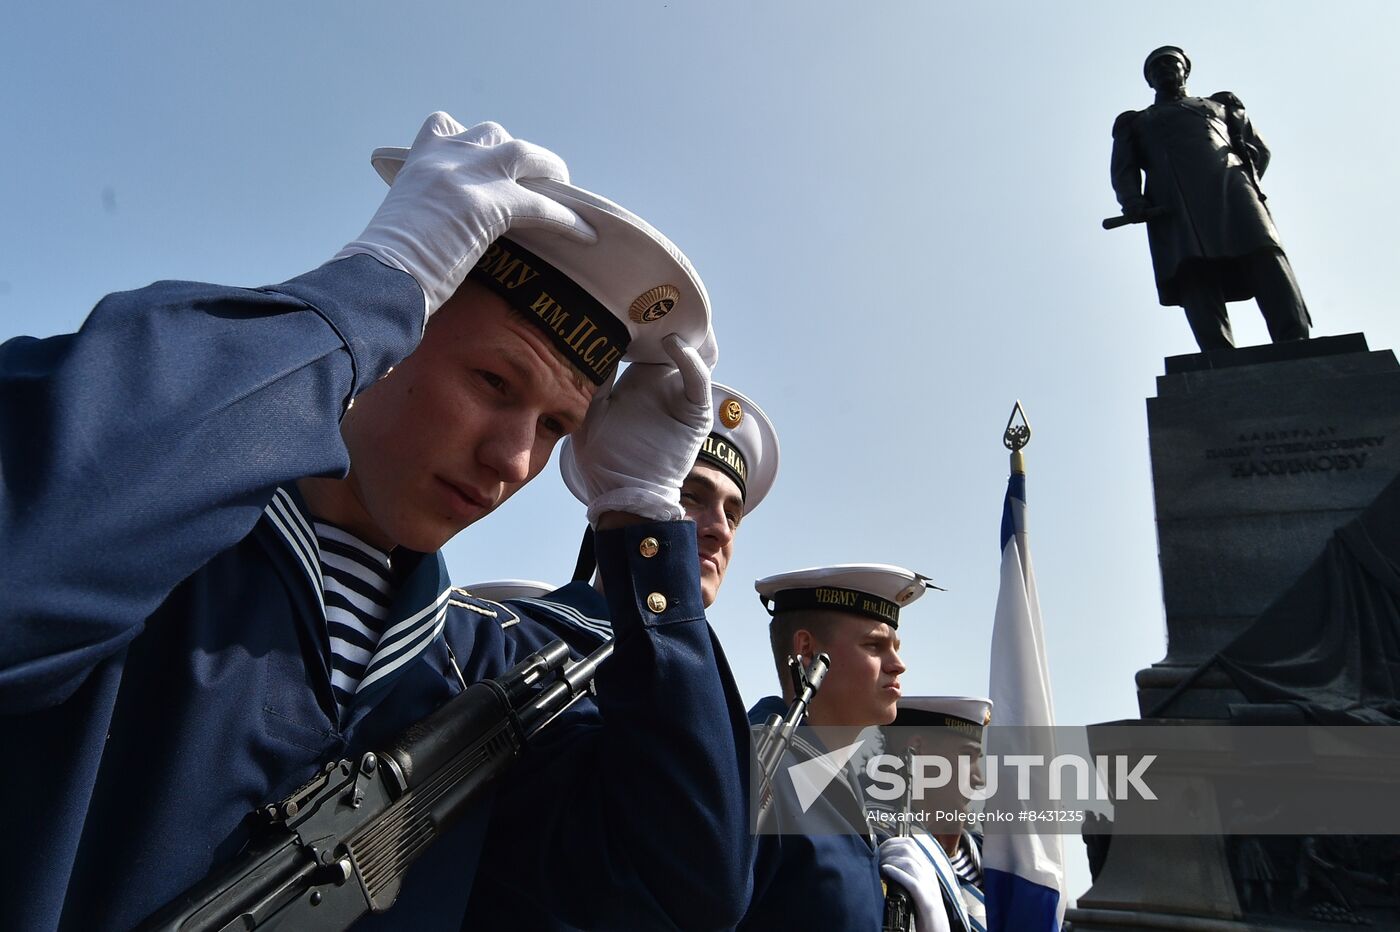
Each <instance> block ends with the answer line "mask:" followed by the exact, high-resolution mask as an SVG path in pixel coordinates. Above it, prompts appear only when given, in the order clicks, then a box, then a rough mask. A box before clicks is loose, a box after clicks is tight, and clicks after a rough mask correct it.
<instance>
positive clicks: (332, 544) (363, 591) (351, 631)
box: [313, 521, 393, 714]
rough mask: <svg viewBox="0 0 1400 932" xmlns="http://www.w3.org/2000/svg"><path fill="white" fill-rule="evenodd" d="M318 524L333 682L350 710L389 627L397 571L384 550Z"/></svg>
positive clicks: (340, 701)
mask: <svg viewBox="0 0 1400 932" xmlns="http://www.w3.org/2000/svg"><path fill="white" fill-rule="evenodd" d="M313 526H314V528H315V530H316V543H317V544H318V545H319V546H320V550H321V576H322V578H323V580H324V585H325V601H326V628H327V630H328V632H329V634H330V646H331V688H332V690H333V691H334V692H335V701H336V703H337V704H338V705H339V706H340V711H341V713H342V714H344V712H345V709H346V707H347V706H349V705H350V702H351V700H352V699H354V697H355V690H356V688H357V687H358V686H359V685H360V680H361V679H363V678H364V675H365V668H366V666H367V665H368V664H369V661H370V658H371V657H373V656H374V649H375V647H376V646H377V645H378V644H379V637H380V635H382V634H383V633H384V625H385V619H387V618H388V617H389V605H390V603H391V601H392V599H393V571H392V568H391V567H390V563H389V555H388V554H387V553H385V552H384V551H382V550H378V549H376V548H374V547H371V546H370V545H369V544H366V543H365V542H364V541H362V540H360V539H359V538H358V537H355V536H354V535H353V534H350V533H348V532H346V531H343V530H341V529H340V528H338V527H335V526H334V525H330V524H325V523H323V522H320V521H315V522H313Z"/></svg>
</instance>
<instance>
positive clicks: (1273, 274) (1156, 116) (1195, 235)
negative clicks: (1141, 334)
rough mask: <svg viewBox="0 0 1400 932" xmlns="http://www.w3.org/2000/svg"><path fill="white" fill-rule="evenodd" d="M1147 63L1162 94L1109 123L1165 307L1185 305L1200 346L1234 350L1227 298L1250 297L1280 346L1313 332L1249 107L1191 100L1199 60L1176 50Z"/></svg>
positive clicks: (1117, 172)
mask: <svg viewBox="0 0 1400 932" xmlns="http://www.w3.org/2000/svg"><path fill="white" fill-rule="evenodd" d="M1142 70H1143V76H1144V77H1145V78H1147V83H1148V84H1150V85H1151V86H1152V87H1153V89H1154V90H1156V92H1157V99H1156V101H1154V102H1153V104H1152V106H1150V107H1148V108H1147V109H1146V110H1129V111H1128V112H1127V113H1124V114H1122V115H1121V116H1119V117H1118V119H1117V121H1116V122H1115V123H1114V124H1113V159H1112V167H1111V171H1112V178H1113V190H1114V193H1116V194H1117V196H1118V203H1119V204H1121V205H1123V214H1124V218H1125V219H1126V220H1127V221H1128V222H1138V221H1141V220H1146V221H1147V241H1148V244H1149V246H1150V247H1151V250H1152V267H1153V269H1154V271H1155V273H1156V278H1157V296H1158V300H1159V302H1160V303H1161V304H1163V305H1166V306H1171V305H1180V306H1181V307H1182V308H1183V309H1185V311H1186V319H1187V321H1188V322H1189V323H1190V324H1191V332H1192V333H1193V334H1195V336H1196V342H1197V343H1198V344H1199V345H1200V347H1201V349H1202V350H1214V349H1224V348H1228V347H1233V346H1234V345H1235V341H1234V337H1233V335H1232V334H1231V332H1230V317H1229V314H1228V313H1227V312H1226V310H1225V302H1227V301H1243V300H1246V299H1248V298H1254V299H1256V300H1257V301H1258V303H1259V310H1260V311H1261V312H1262V313H1263V315H1264V320H1265V321H1266V322H1267V323H1268V326H1269V336H1270V337H1272V338H1273V340H1274V342H1275V343H1277V342H1281V341H1283V340H1304V339H1307V336H1308V327H1309V326H1310V325H1311V323H1312V320H1311V318H1310V317H1309V316H1308V309H1307V305H1306V304H1304V303H1303V295H1302V293H1301V292H1300V291H1299V290H1298V283H1297V281H1296V280H1295V279H1294V277H1293V269H1292V268H1291V267H1290V266H1289V264H1288V257H1287V256H1285V255H1284V253H1283V247H1282V246H1280V245H1279V240H1278V231H1276V230H1275V229H1274V221H1273V218H1272V217H1271V216H1269V209H1268V208H1267V207H1265V206H1264V194H1263V192H1262V191H1260V190H1259V178H1260V176H1262V175H1263V174H1264V169H1265V168H1267V167H1268V164H1269V150H1268V147H1266V146H1265V145H1264V141H1263V140H1262V139H1260V138H1259V136H1258V134H1256V133H1255V132H1254V127H1253V126H1251V125H1250V122H1249V117H1248V116H1246V115H1245V111H1244V104H1242V103H1241V102H1240V99H1239V98H1238V97H1236V96H1235V95H1234V94H1232V93H1230V92H1229V91H1221V92H1220V93H1218V94H1212V95H1211V96H1210V97H1189V96H1187V94H1186V78H1187V76H1188V75H1189V74H1190V73H1191V60H1190V59H1189V58H1187V57H1186V53H1185V52H1183V51H1182V50H1181V49H1179V48H1177V47H1176V46H1172V45H1168V46H1163V47H1162V48H1159V49H1156V50H1155V51H1153V52H1152V54H1150V55H1148V56H1147V61H1146V62H1144V63H1143V69H1142ZM1144 173H1146V175H1147V187H1146V191H1145V192H1144V189H1143V185H1142V175H1143V174H1144Z"/></svg>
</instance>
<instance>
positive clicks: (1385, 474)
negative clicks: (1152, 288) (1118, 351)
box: [1139, 334, 1400, 714]
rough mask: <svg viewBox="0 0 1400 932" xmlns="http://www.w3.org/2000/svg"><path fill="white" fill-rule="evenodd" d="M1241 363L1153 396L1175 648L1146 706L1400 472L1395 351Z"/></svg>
mask: <svg viewBox="0 0 1400 932" xmlns="http://www.w3.org/2000/svg"><path fill="white" fill-rule="evenodd" d="M1246 352H1247V353H1248V355H1247V356H1246V355H1245V354H1246ZM1271 352H1272V353H1275V354H1277V355H1278V356H1280V357H1282V358H1277V359H1270V358H1269V354H1270V353H1271ZM1306 354H1311V355H1306ZM1238 355H1239V356H1240V357H1242V358H1239V359H1235V358H1232V357H1231V358H1227V359H1228V362H1231V363H1233V362H1238V363H1239V364H1227V365H1225V366H1224V367H1217V368H1197V369H1186V370H1185V371H1176V372H1172V371H1171V367H1170V366H1169V370H1168V371H1169V373H1170V374H1168V375H1164V376H1161V377H1159V378H1158V395H1157V397H1156V398H1152V399H1149V400H1148V428H1149V432H1150V443H1151V451H1152V479H1153V494H1154V498H1155V504H1156V513H1157V538H1158V551H1159V560H1160V563H1161V568H1162V595H1163V604H1164V606H1165V610H1166V618H1167V640H1168V651H1167V656H1166V658H1165V659H1164V660H1163V661H1161V662H1160V663H1159V664H1156V665H1154V667H1153V668H1152V669H1150V670H1144V671H1142V673H1140V674H1139V686H1140V687H1141V688H1142V692H1143V694H1144V695H1143V697H1142V704H1143V708H1144V711H1146V710H1148V709H1149V708H1151V706H1152V703H1151V702H1149V701H1147V696H1146V694H1147V693H1149V692H1151V693H1153V694H1154V695H1156V696H1161V695H1164V694H1165V693H1166V691H1168V690H1169V689H1170V687H1171V685H1172V683H1173V682H1174V678H1176V679H1179V677H1180V676H1181V675H1182V674H1183V673H1184V672H1185V671H1187V670H1189V669H1191V668H1193V667H1194V666H1195V665H1197V664H1199V663H1200V662H1202V661H1204V660H1205V659H1207V658H1208V657H1210V656H1211V655H1212V654H1214V653H1215V651H1217V650H1219V649H1220V648H1222V647H1223V646H1225V644H1227V643H1228V642H1229V641H1230V640H1231V639H1232V638H1233V637H1234V636H1235V635H1237V634H1238V633H1239V632H1240V631H1241V630H1243V629H1244V628H1245V627H1246V626H1247V625H1248V624H1249V623H1250V622H1251V621H1253V619H1254V618H1255V617H1256V616H1257V615H1259V613H1260V612H1262V611H1263V610H1264V609H1265V608H1267V607H1268V605H1269V604H1270V603H1271V602H1272V601H1273V600H1274V599H1275V598H1276V597H1277V596H1278V595H1280V594H1281V593H1282V592H1283V591H1284V590H1286V589H1287V588H1288V587H1289V585H1290V584H1292V582H1293V581H1294V580H1295V579H1296V578H1297V577H1298V575H1299V574H1300V573H1302V571H1303V570H1304V569H1306V568H1307V566H1308V565H1309V564H1310V563H1311V562H1312V561H1313V560H1314V559H1315V558H1316V557H1317V556H1318V554H1319V553H1320V552H1321V551H1322V548H1323V546H1324V545H1325V544H1326V542H1327V540H1328V538H1329V537H1330V536H1331V534H1332V532H1333V531H1334V530H1335V529H1336V528H1338V527H1340V526H1341V525H1342V524H1344V523H1346V522H1347V521H1349V520H1350V519H1351V518H1353V517H1354V516H1355V515H1357V514H1358V513H1360V511H1361V510H1362V509H1364V508H1365V507H1366V506H1367V505H1369V504H1370V503H1371V501H1372V500H1373V499H1374V498H1375V496H1376V495H1377V494H1378V493H1379V492H1380V491H1381V489H1383V488H1384V487H1385V486H1386V484H1387V483H1389V482H1390V480H1391V479H1392V478H1394V477H1395V476H1396V475H1397V474H1398V473H1400V366H1397V364H1396V361H1395V356H1394V354H1393V353H1391V352H1390V351H1388V350H1386V351H1374V352H1373V351H1370V350H1369V349H1367V347H1366V343H1365V339H1364V337H1362V336H1361V335H1359V334H1355V335H1351V336H1346V337H1330V338H1321V339H1317V340H1312V341H1308V343H1307V344H1304V345H1302V346H1299V345H1297V344H1293V345H1279V346H1274V347H1256V348H1252V349H1251V350H1249V351H1239V353H1238ZM1185 358H1186V359H1188V360H1189V359H1195V358H1200V357H1185ZM1169 362H1170V361H1169ZM1178 368H1179V367H1178ZM1215 679H1216V680H1217V681H1218V675H1217V676H1216V677H1215ZM1211 682H1212V681H1211V680H1210V679H1209V678H1207V680H1204V681H1203V682H1202V683H1201V684H1199V685H1201V686H1202V687H1207V686H1210V685H1211ZM1216 685H1219V683H1218V682H1217V683H1216ZM1176 714H1184V713H1183V710H1182V709H1181V708H1180V707H1178V708H1177V710H1176ZM1185 714H1196V713H1194V712H1192V713H1185Z"/></svg>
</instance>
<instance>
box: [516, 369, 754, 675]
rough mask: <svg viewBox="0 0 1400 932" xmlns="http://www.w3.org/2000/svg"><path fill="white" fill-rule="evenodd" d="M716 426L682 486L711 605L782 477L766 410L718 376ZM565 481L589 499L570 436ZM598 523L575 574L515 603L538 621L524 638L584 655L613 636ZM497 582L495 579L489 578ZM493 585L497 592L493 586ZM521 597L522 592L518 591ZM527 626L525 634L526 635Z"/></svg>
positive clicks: (563, 459) (564, 454)
mask: <svg viewBox="0 0 1400 932" xmlns="http://www.w3.org/2000/svg"><path fill="white" fill-rule="evenodd" d="M710 398H711V408H712V410H713V411H714V424H713V426H712V428H711V431H710V434H709V435H708V436H707V437H706V438H705V441H704V443H703V444H702V445H701V447H700V451H699V453H697V454H696V457H695V463H694V465H693V466H692V467H691V469H690V472H689V473H687V474H686V477H685V481H684V482H683V483H682V484H681V506H682V507H683V508H684V509H685V513H686V517H687V518H689V519H690V520H692V521H694V522H695V530H696V536H697V538H698V539H699V551H700V597H701V600H702V601H703V602H704V603H705V607H706V608H709V607H710V606H711V605H713V604H714V601H715V599H716V598H717V597H718V596H719V590H720V586H721V585H723V583H724V576H725V573H726V572H727V571H728V569H729V561H730V559H731V558H732V557H733V553H734V541H735V538H736V536H737V535H738V531H739V525H740V522H742V521H744V520H746V519H747V518H748V516H749V515H750V514H752V513H753V511H754V509H756V508H757V507H758V506H759V503H761V502H762V501H763V500H764V498H766V497H767V496H768V492H769V491H770V490H771V489H772V487H773V482H774V480H775V479H776V478H777V475H778V462H779V458H780V450H779V446H778V434H777V431H776V430H774V428H773V422H772V421H771V420H770V419H769V418H768V415H767V414H765V413H764V412H763V409H762V408H760V407H759V406H758V405H757V404H755V403H754V402H753V401H752V400H750V399H749V398H748V397H747V396H746V395H744V394H743V393H741V392H740V391H738V390H737V389H734V388H731V387H729V386H728V385H721V384H720V383H718V382H715V383H712V385H711V391H710ZM559 471H560V472H561V473H562V474H563V476H564V484H565V485H566V486H567V487H568V488H569V491H571V492H573V493H574V496H575V497H576V498H578V500H579V501H580V502H583V503H585V504H587V502H588V500H589V495H590V491H589V488H588V485H587V482H588V480H587V478H586V477H585V475H584V474H583V472H582V470H581V469H580V468H579V463H578V459H577V456H576V444H575V441H574V438H573V437H568V438H565V440H564V443H563V446H562V448H561V450H560V454H559ZM593 540H594V535H593V529H592V528H591V527H590V528H589V529H588V530H587V532H586V533H585V534H584V541H583V546H582V548H581V550H580V554H579V562H578V566H577V567H576V568H575V570H574V580H573V582H571V583H569V584H568V585H566V586H563V587H561V588H559V589H557V590H555V591H553V592H549V593H545V594H540V595H537V596H536V597H534V598H530V597H528V596H526V597H524V598H523V601H522V602H521V604H520V605H518V606H516V607H517V608H518V609H521V610H523V611H524V613H525V614H526V615H527V616H529V617H532V618H534V619H536V620H537V621H538V622H540V627H539V628H535V629H529V626H526V629H528V630H533V631H534V632H535V634H536V636H535V638H534V639H533V640H531V641H529V642H525V643H524V644H523V646H524V647H528V648H530V649H538V648H539V647H542V646H543V644H544V643H545V642H547V641H548V640H549V639H550V638H562V639H563V640H564V641H565V642H567V643H568V644H569V646H570V647H571V648H573V650H574V651H575V652H576V653H578V654H587V653H589V652H590V651H592V650H593V649H595V648H596V647H597V646H598V645H599V644H601V643H602V642H603V641H605V640H607V639H608V638H610V637H612V624H611V622H610V621H609V620H608V617H607V612H606V607H607V603H606V600H605V599H604V597H603V595H602V592H601V590H602V586H601V585H600V583H599V579H598V577H597V576H596V575H595V573H594V571H595V569H596V568H597V559H596V556H595V554H594V545H593ZM488 585H492V584H488ZM492 591H499V590H498V589H497V587H496V586H495V585H492ZM517 598H519V597H517ZM525 636H526V631H525V630H522V631H521V632H520V637H525Z"/></svg>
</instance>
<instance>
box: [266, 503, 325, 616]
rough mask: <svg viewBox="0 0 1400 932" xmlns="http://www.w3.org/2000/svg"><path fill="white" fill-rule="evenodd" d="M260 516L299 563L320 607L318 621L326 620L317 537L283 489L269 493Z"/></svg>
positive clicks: (323, 583)
mask: <svg viewBox="0 0 1400 932" xmlns="http://www.w3.org/2000/svg"><path fill="white" fill-rule="evenodd" d="M263 514H265V515H267V518H268V520H269V521H271V522H272V526H273V527H275V528H276V529H277V532H278V533H279V534H281V535H282V539H283V540H285V541H286V542H287V546H288V547H290V548H291V550H292V553H293V554H294V555H295V556H296V558H297V561H298V562H299V563H301V568H302V570H303V571H305V573H306V578H307V580H308V581H309V582H310V583H311V591H312V592H314V593H316V604H317V605H319V606H320V607H321V617H322V618H325V616H326V600H325V598H324V597H323V596H322V594H321V592H322V590H323V589H324V588H325V582H324V580H322V579H321V548H320V547H319V546H318V545H317V543H316V536H315V535H314V534H312V533H311V526H310V524H309V523H308V522H307V520H306V518H305V517H304V516H303V515H302V513H301V511H300V510H299V509H298V508H297V506H296V502H295V501H293V500H292V497H291V496H290V495H288V494H287V491H286V490H285V489H278V490H277V491H276V492H274V493H272V501H270V502H268V504H267V507H266V508H264V509H263Z"/></svg>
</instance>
